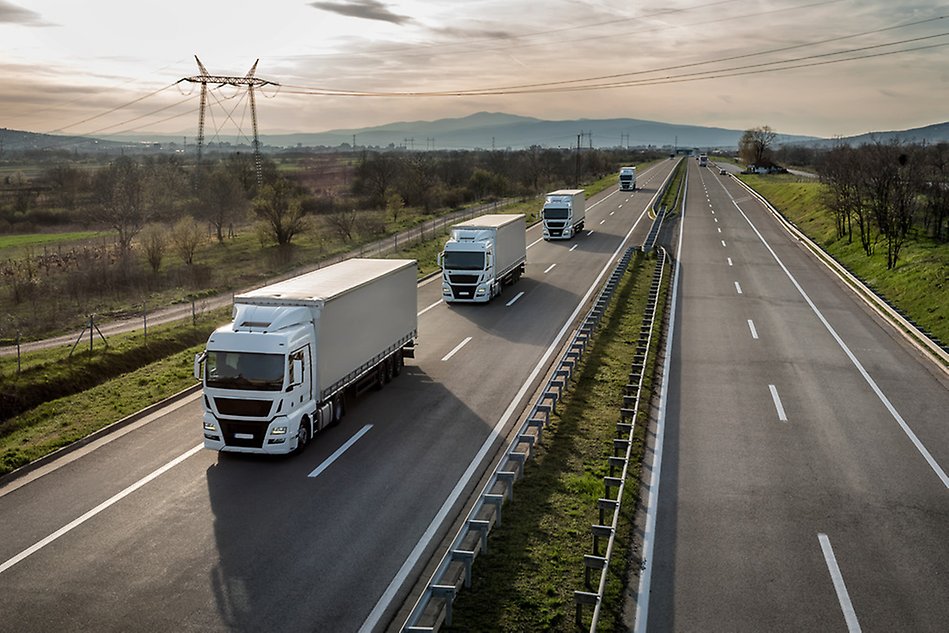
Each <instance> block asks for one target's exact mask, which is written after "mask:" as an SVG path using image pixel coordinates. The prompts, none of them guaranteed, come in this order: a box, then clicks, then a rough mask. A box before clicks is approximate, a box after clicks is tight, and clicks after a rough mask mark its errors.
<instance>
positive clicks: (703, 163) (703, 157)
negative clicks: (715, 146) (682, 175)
mask: <svg viewBox="0 0 949 633" xmlns="http://www.w3.org/2000/svg"><path fill="white" fill-rule="evenodd" d="M707 166H708V154H699V167H707Z"/></svg>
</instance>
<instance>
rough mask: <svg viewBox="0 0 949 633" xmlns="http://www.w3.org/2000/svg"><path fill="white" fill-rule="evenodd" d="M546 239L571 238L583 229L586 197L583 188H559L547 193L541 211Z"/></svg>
mask: <svg viewBox="0 0 949 633" xmlns="http://www.w3.org/2000/svg"><path fill="white" fill-rule="evenodd" d="M541 216H542V217H543V221H544V239H545V240H569V239H570V238H571V237H573V236H574V235H576V234H577V233H579V232H580V231H582V230H583V219H584V218H585V217H586V199H585V198H584V192H583V189H558V190H557V191H551V192H550V193H548V194H547V198H546V199H545V200H544V208H543V210H542V211H541Z"/></svg>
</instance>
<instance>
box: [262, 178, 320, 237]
mask: <svg viewBox="0 0 949 633" xmlns="http://www.w3.org/2000/svg"><path fill="white" fill-rule="evenodd" d="M254 213H255V214H256V215H257V217H258V218H260V219H261V221H262V223H263V226H264V227H265V228H266V229H267V232H268V233H269V234H270V236H271V237H272V238H273V239H274V240H275V241H276V242H277V245H278V246H288V245H289V244H290V243H291V242H292V241H293V238H294V237H295V236H296V235H297V234H298V233H300V232H301V231H303V230H304V229H306V226H307V222H306V215H305V214H304V212H303V204H302V200H301V196H300V194H299V192H297V191H296V190H295V189H294V187H293V185H292V184H291V183H290V182H289V181H288V180H286V179H284V178H278V179H277V181H276V182H275V183H274V184H272V185H264V187H263V189H261V192H260V195H259V196H257V197H256V198H255V199H254Z"/></svg>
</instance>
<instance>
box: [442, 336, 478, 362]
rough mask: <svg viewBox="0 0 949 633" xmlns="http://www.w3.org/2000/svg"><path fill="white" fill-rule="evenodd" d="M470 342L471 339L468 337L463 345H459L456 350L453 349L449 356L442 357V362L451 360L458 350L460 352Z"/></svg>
mask: <svg viewBox="0 0 949 633" xmlns="http://www.w3.org/2000/svg"><path fill="white" fill-rule="evenodd" d="M470 341H471V337H470V336H469V337H467V338H465V340H463V341H462V342H461V343H458V345H455V349H453V350H451V351H450V352H448V353H447V354H445V356H443V357H442V360H443V361H444V360H448V359H450V358H451V357H452V356H454V355H455V354H457V353H458V350H460V349H461V348H462V347H464V346H465V345H467V344H468V343H469V342H470Z"/></svg>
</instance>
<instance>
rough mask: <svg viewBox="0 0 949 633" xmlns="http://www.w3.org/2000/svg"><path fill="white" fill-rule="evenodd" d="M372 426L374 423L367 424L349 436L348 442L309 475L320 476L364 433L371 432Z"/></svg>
mask: <svg viewBox="0 0 949 633" xmlns="http://www.w3.org/2000/svg"><path fill="white" fill-rule="evenodd" d="M371 428H372V425H371V424H367V425H366V426H364V427H362V428H361V429H359V431H357V432H356V434H355V435H353V436H352V437H351V438H349V439H348V440H346V443H345V444H343V445H342V446H340V447H339V448H337V449H336V451H335V452H334V453H333V454H332V455H330V456H329V457H327V458H326V459H325V460H323V463H322V464H320V465H319V466H317V467H316V468H314V469H313V472H311V473H310V474H309V475H307V477H318V476H319V475H320V473H322V472H323V471H324V470H326V469H327V468H329V467H330V464H332V463H333V462H335V461H336V460H337V459H339V458H340V456H342V454H343V453H345V452H346V451H348V450H349V449H350V448H351V447H352V445H353V444H355V443H356V442H358V441H359V438H361V437H362V436H363V435H365V434H366V433H368V432H369V429H371Z"/></svg>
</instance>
